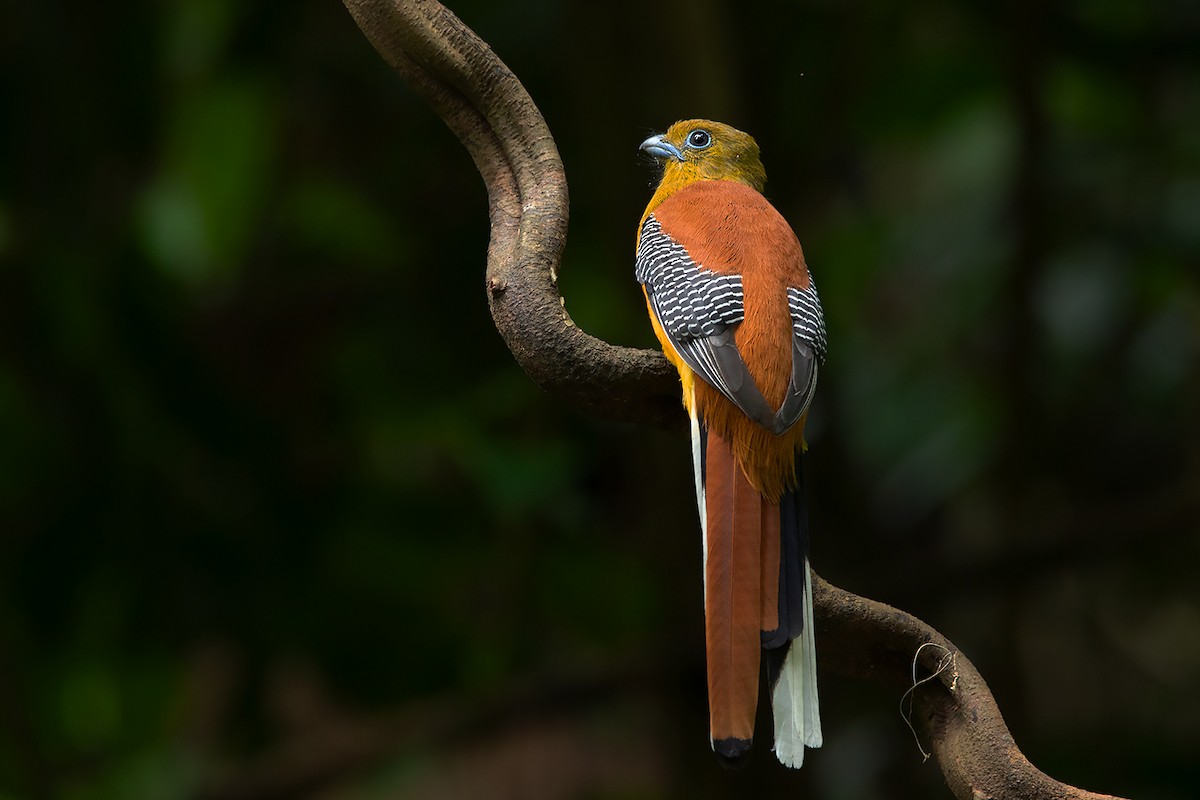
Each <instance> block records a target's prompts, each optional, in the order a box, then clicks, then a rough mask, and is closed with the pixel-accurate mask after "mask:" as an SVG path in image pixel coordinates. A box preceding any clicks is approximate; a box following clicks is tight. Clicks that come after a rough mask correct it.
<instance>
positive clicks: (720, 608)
mask: <svg viewBox="0 0 1200 800" xmlns="http://www.w3.org/2000/svg"><path fill="white" fill-rule="evenodd" d="M692 455H693V459H694V462H695V470H696V501H697V505H698V506H699V509H700V524H701V530H702V531H703V534H704V556H705V558H704V615H705V629H706V650H707V660H708V702H709V721H710V735H711V739H712V746H713V750H714V751H715V752H716V753H717V755H718V756H719V757H720V758H721V759H722V760H723V761H724V762H725V763H726V764H729V765H733V764H736V763H738V762H740V761H741V760H742V759H743V758H744V756H745V755H746V753H747V752H748V751H749V750H750V745H751V742H752V740H753V736H754V717H755V711H756V707H757V705H758V676H759V660H760V656H761V655H762V654H763V653H762V651H764V650H765V651H766V652H765V655H766V661H767V673H768V678H769V681H770V685H771V696H772V706H773V708H774V717H775V753H776V755H777V756H778V758H779V760H780V761H781V762H782V763H783V764H784V765H786V766H789V767H799V766H800V765H801V763H803V760H804V748H805V747H819V746H820V744H821V723H820V714H819V710H818V706H817V687H816V652H815V649H814V647H813V636H812V635H811V632H812V588H811V581H810V580H809V570H808V559H807V556H806V553H807V545H808V531H807V521H806V518H805V513H804V500H803V487H802V486H801V487H799V488H797V490H796V491H794V492H789V493H788V494H786V495H784V497H783V498H782V499H781V501H780V503H778V504H776V503H771V502H769V501H768V500H766V498H764V497H763V496H762V495H761V494H759V492H758V491H757V490H756V489H755V488H754V487H753V486H752V485H751V484H750V482H749V481H748V480H747V479H746V477H745V475H744V474H743V472H742V470H741V467H739V466H738V464H737V462H736V461H735V460H734V458H733V453H732V451H731V449H730V447H729V445H728V443H726V442H725V441H724V440H722V439H721V438H720V437H718V436H716V435H715V434H710V433H709V432H708V431H707V430H705V429H704V427H703V426H702V425H701V424H700V423H699V422H698V421H697V420H696V419H695V417H693V419H692Z"/></svg>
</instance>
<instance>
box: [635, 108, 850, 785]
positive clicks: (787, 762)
mask: <svg viewBox="0 0 1200 800" xmlns="http://www.w3.org/2000/svg"><path fill="white" fill-rule="evenodd" d="M640 150H641V151H642V152H643V153H645V154H647V155H648V156H649V157H650V158H651V159H652V160H653V161H654V162H655V163H656V165H657V166H659V167H661V170H662V172H661V178H660V180H659V182H658V184H657V187H656V189H655V191H654V194H653V196H652V197H651V199H650V202H649V204H648V205H647V206H646V210H645V213H644V214H643V215H642V219H641V222H640V223H639V226H638V236H637V256H636V264H635V277H636V279H637V281H638V282H639V283H640V284H641V286H642V289H643V292H644V294H645V298H646V305H647V308H648V310H649V315H650V321H651V325H652V327H653V329H654V333H655V336H656V337H657V338H658V341H659V342H660V344H661V345H662V349H663V353H664V355H665V356H666V357H667V359H668V360H669V361H670V362H671V363H672V364H673V365H674V366H675V368H676V369H677V370H678V372H679V378H680V384H681V388H682V393H683V405H684V408H686V410H687V413H688V417H689V419H690V423H691V439H692V461H693V467H694V472H695V484H696V504H697V507H698V509H699V516H700V529H701V535H702V539H703V552H704V616H705V654H706V663H707V675H708V702H709V736H710V743H711V746H712V749H713V751H714V752H715V753H716V754H717V757H718V760H719V761H720V762H721V763H722V764H723V765H725V766H739V765H741V764H743V763H745V761H746V758H747V755H748V753H749V751H750V748H751V744H752V741H753V735H754V721H755V716H756V712H757V705H758V690H759V675H760V671H761V667H760V664H761V663H763V662H765V664H766V672H767V680H768V682H769V691H770V696H771V706H772V711H773V717H774V744H773V750H774V751H775V755H776V757H777V758H778V759H779V761H780V763H782V764H783V765H784V766H787V767H793V768H798V767H800V766H801V764H803V762H804V752H805V749H806V748H816V747H820V746H821V741H822V735H821V717H820V709H819V704H818V698H817V685H816V647H815V641H814V631H813V610H812V604H813V588H812V574H811V570H810V569H809V564H808V520H807V509H806V505H805V495H804V486H803V472H802V468H801V466H802V465H801V462H800V458H801V455H802V453H803V451H804V450H805V449H806V446H807V445H806V443H805V440H804V423H805V420H806V418H807V416H808V409H809V404H810V402H811V401H812V398H813V393H814V391H815V389H816V384H817V373H818V370H819V368H820V366H821V365H823V363H824V361H825V356H826V349H827V343H826V329H825V320H824V314H823V312H822V310H821V303H820V299H819V298H818V296H817V291H816V286H815V284H814V283H813V279H812V275H811V274H810V273H809V270H808V266H807V264H806V262H805V260H804V252H803V250H802V249H801V247H800V242H799V239H798V238H797V237H796V234H795V232H794V231H793V230H792V228H791V226H790V225H789V224H788V222H787V221H786V220H785V219H784V218H783V216H782V215H781V214H780V213H779V212H778V211H777V210H776V209H775V207H774V206H772V205H771V204H770V202H768V200H767V199H766V197H764V195H763V186H764V184H765V183H766V171H765V169H764V168H763V164H762V160H761V158H760V155H759V148H758V144H757V143H756V142H755V140H754V138H753V137H751V136H750V135H749V134H746V133H744V132H742V131H740V130H737V129H736V128H733V127H731V126H729V125H726V124H723V123H719V122H714V121H711V120H703V119H691V120H683V121H680V122H676V123H675V124H673V125H671V126H670V128H668V129H667V131H666V133H663V134H658V135H654V136H651V137H649V138H648V139H646V140H645V141H643V142H642V143H641V146H640Z"/></svg>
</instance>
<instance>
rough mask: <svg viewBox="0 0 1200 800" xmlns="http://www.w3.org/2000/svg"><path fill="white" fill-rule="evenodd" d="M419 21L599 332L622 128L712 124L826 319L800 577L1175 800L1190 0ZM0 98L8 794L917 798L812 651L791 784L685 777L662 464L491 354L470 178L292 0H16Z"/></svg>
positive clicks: (890, 718) (683, 617)
mask: <svg viewBox="0 0 1200 800" xmlns="http://www.w3.org/2000/svg"><path fill="white" fill-rule="evenodd" d="M453 5H454V7H455V9H456V10H457V11H458V13H459V14H460V15H461V16H462V17H463V18H464V19H465V20H466V21H467V22H468V24H470V25H472V26H473V27H474V28H475V29H476V30H477V31H478V32H479V33H480V34H481V35H482V36H483V37H484V38H485V39H487V40H488V41H489V42H490V43H491V45H492V46H493V47H494V49H495V50H496V51H497V52H498V53H499V54H500V56H501V57H502V58H504V59H505V60H506V61H507V62H508V63H509V64H510V66H512V67H513V69H514V70H515V71H516V72H517V74H518V75H520V76H521V77H522V79H523V80H524V81H525V84H526V86H527V87H528V89H529V90H530V92H531V93H532V95H533V97H534V98H535V100H536V101H537V102H538V103H539V105H540V106H541V108H542V110H543V112H544V113H545V115H546V117H547V118H548V121H549V123H550V127H551V130H553V131H554V133H555V135H556V137H557V138H558V142H559V145H560V147H561V150H562V154H563V157H564V160H565V163H566V167H567V172H568V176H569V178H570V180H571V187H572V192H573V206H572V213H573V219H574V222H573V223H572V227H571V235H570V240H569V243H568V248H567V254H566V261H565V266H564V269H563V271H562V288H563V291H564V294H565V296H566V298H567V308H568V310H569V311H570V312H571V313H572V315H573V316H574V318H575V320H576V321H577V322H578V323H579V324H580V325H582V326H583V327H584V328H585V329H587V330H589V331H591V332H593V333H595V334H597V335H600V336H602V337H605V338H607V339H609V340H611V341H615V342H620V343H625V344H638V345H645V346H649V345H650V344H651V343H652V337H651V334H650V332H649V327H648V325H647V323H646V321H645V318H644V307H643V305H642V303H641V300H640V297H639V294H638V291H637V288H636V286H635V285H634V283H633V280H632V245H633V236H634V226H635V224H636V220H637V219H638V216H639V214H640V211H641V207H642V205H643V203H644V202H645V201H646V199H647V198H648V196H649V193H650V186H649V184H650V175H649V171H648V170H647V169H646V166H645V165H644V164H642V163H640V162H639V160H638V158H637V157H636V147H637V144H638V143H639V142H640V141H641V139H642V138H643V137H644V136H645V135H647V134H648V133H649V132H650V131H651V130H656V129H662V128H664V127H665V126H666V125H668V124H669V123H670V122H672V121H674V120H675V119H677V118H682V117H688V116H708V117H714V118H719V119H722V120H725V121H728V122H731V123H733V124H735V125H737V126H739V127H741V128H743V129H746V130H749V131H751V132H753V133H755V134H756V135H757V137H758V139H759V142H760V144H761V145H762V148H763V151H764V155H765V160H766V164H767V168H768V173H769V175H770V177H771V181H770V183H769V185H768V193H769V195H770V197H771V199H772V200H773V201H774V202H775V203H776V204H777V205H778V206H779V208H780V209H781V210H782V211H783V212H784V213H785V215H786V216H787V217H788V218H789V219H790V220H791V221H792V222H793V225H794V226H795V228H796V229H797V231H798V233H799V234H800V238H801V240H802V241H803V242H804V243H805V247H806V251H807V254H808V257H809V261H810V264H811V265H812V268H813V271H814V274H815V275H816V278H817V282H818V285H819V286H820V288H821V292H822V298H823V299H824V303H825V308H826V314H827V317H828V320H829V325H830V341H831V350H832V355H831V360H830V362H829V364H828V368H827V369H826V370H825V371H824V372H823V373H822V386H821V390H820V392H819V393H818V395H819V396H818V400H817V405H816V407H815V410H814V413H813V417H812V421H811V428H810V436H809V438H810V441H811V444H812V449H811V451H810V458H809V462H808V463H809V469H808V472H809V475H810V479H811V480H810V487H809V488H810V496H811V503H812V517H813V527H814V530H815V535H816V537H817V540H816V542H815V545H814V553H813V558H814V562H815V564H816V565H817V566H818V569H820V570H821V571H822V573H823V574H825V575H826V576H827V577H828V578H830V579H831V580H832V581H834V582H835V583H838V584H839V585H842V586H844V587H846V588H848V589H851V590H853V591H856V592H859V593H861V594H865V595H869V596H872V597H875V598H878V599H881V600H885V601H887V602H890V603H893V604H895V605H898V606H901V607H903V608H905V609H907V610H909V611H912V612H914V613H916V614H918V615H919V616H921V617H923V618H924V619H926V620H927V621H928V622H930V623H932V624H933V625H934V626H935V627H937V628H939V629H940V630H941V631H943V632H944V633H945V634H947V635H948V636H949V637H950V638H951V639H953V640H954V641H955V642H956V643H957V644H958V645H959V646H961V647H962V648H964V650H965V651H966V652H967V653H968V654H969V655H970V656H971V658H972V660H973V661H974V662H975V663H976V665H977V666H979V668H980V669H981V670H982V671H983V673H984V674H985V675H986V676H988V678H989V681H990V683H991V687H992V689H993V690H994V692H995V694H996V696H997V699H998V700H999V702H1000V705H1001V707H1002V708H1003V709H1004V710H1005V715H1006V718H1007V720H1008V722H1009V724H1010V726H1011V728H1012V730H1013V732H1014V735H1015V736H1016V739H1017V742H1018V744H1020V745H1021V746H1022V747H1023V749H1024V750H1025V752H1026V753H1027V754H1028V755H1029V756H1030V757H1031V758H1032V760H1033V761H1034V762H1035V763H1036V764H1038V765H1039V766H1040V767H1042V768H1043V769H1045V770H1047V771H1048V772H1050V773H1051V774H1053V775H1055V776H1056V777H1058V778H1060V779H1062V780H1065V781H1068V782H1070V783H1076V784H1079V785H1083V786H1086V787H1087V788H1092V789H1097V790H1104V791H1110V792H1115V793H1120V794H1124V795H1127V796H1133V797H1137V798H1146V799H1147V800H1149V799H1151V798H1160V799H1164V800H1165V799H1168V798H1184V797H1192V796H1194V792H1195V789H1196V786H1198V785H1200V748H1198V745H1197V742H1200V689H1198V688H1197V687H1198V686H1200V589H1198V588H1197V587H1198V583H1197V580H1196V571H1197V563H1198V562H1200V536H1198V527H1200V523H1198V520H1200V423H1198V419H1200V414H1198V413H1197V409H1198V408H1200V406H1198V400H1200V373H1198V371H1197V358H1198V355H1200V269H1198V267H1200V36H1198V34H1200V7H1197V6H1196V5H1195V4H1194V3H1187V2H1183V1H1182V0H1175V1H1172V0H1156V1H1154V2H1145V3H1126V2H1116V1H1112V2H1109V1H1108V0H1087V1H1086V2H1084V1H1083V0H1080V1H1079V2H1073V3H1057V4H1042V3H1034V2H1024V3H1020V2H1019V3H1003V4H1002V3H995V2H982V3H963V2H951V0H917V2H903V3H902V2H875V3H866V2H828V1H827V0H815V2H806V3H782V2H773V3H764V4H754V5H749V4H746V3H737V4H734V3H723V2H716V0H687V2H681V0H662V1H661V2H658V3H650V4H647V3H640V2H636V3H635V2H632V1H631V0H618V2H613V3H587V4H584V3H571V4H567V3H555V2H548V0H521V2H513V3H505V4H501V3H494V2H490V0H461V2H457V3H454V4H453ZM0 92H2V94H0V154H2V155H0V798H3V800H24V799H25V798H31V799H37V798H55V799H57V798H64V799H69V800H74V799H76V798H79V799H81V800H82V799H83V798H101V799H102V800H103V799H104V798H114V799H116V798H121V799H122V800H124V799H125V798H135V799H136V798H146V799H147V800H149V799H151V798H175V797H198V796H200V793H202V792H209V794H208V795H207V796H209V797H234V796H239V795H237V794H236V792H237V791H243V792H244V793H243V794H242V795H240V796H243V797H268V796H277V797H304V798H356V799H357V798H385V797H386V798H391V797H414V798H442V797H498V798H505V797H513V798H516V797H522V798H559V797H563V798H643V797H645V798H649V797H724V796H730V797H747V796H763V797H766V796H771V797H800V796H805V797H820V798H832V799H833V800H839V799H842V798H844V799H847V800H851V799H854V798H924V797H944V796H948V793H947V792H946V791H945V789H944V787H943V786H942V785H941V778H940V774H939V773H938V772H937V770H936V767H935V766H934V765H933V764H932V763H927V764H922V761H921V756H920V752H919V750H918V747H917V744H916V743H915V742H914V741H913V739H912V736H911V734H910V733H909V731H908V730H907V728H906V727H905V725H904V722H903V720H902V718H901V714H900V712H899V710H898V701H899V698H898V697H896V696H895V695H894V694H892V693H889V692H885V691H883V690H880V689H877V688H875V687H873V686H868V685H862V684H858V683H852V682H848V681H844V680H841V679H839V678H838V677H837V676H834V675H824V676H823V681H824V683H823V687H822V690H823V693H824V706H823V712H824V718H825V725H826V737H827V738H826V742H827V743H826V746H825V748H824V749H822V750H821V751H819V752H817V753H814V754H812V756H811V757H810V762H809V764H808V765H807V766H806V767H805V769H804V770H803V771H801V772H799V773H788V772H786V771H785V770H783V769H782V768H780V767H778V765H776V764H775V763H774V762H773V759H772V758H771V757H770V755H769V752H768V747H766V746H762V747H760V748H759V752H757V754H756V756H755V758H754V759H753V761H752V763H751V765H750V766H749V768H748V769H746V770H744V771H741V772H738V773H725V772H722V771H721V770H720V769H719V768H718V767H717V766H716V765H715V763H714V762H713V761H712V759H711V757H710V755H709V754H708V753H707V741H706V735H705V730H706V726H705V704H704V685H703V669H702V650H701V642H702V638H701V627H702V621H701V613H700V578H699V575H700V572H699V570H700V553H699V543H698V535H697V531H696V530H695V528H696V525H695V521H694V511H693V510H692V506H691V502H692V501H691V494H690V488H689V467H688V462H687V447H686V444H685V442H684V440H683V438H682V437H681V436H680V435H677V434H672V433H660V432H653V431H647V430H643V429H640V428H633V427H624V426H614V425H610V424H605V423H601V422H597V421H595V420H591V419H586V418H581V417H579V416H577V415H576V414H574V413H573V412H572V411H570V410H569V409H565V408H563V407H561V406H560V405H559V404H558V403H556V402H555V401H554V400H553V399H551V398H549V397H546V396H544V395H543V394H541V393H540V392H539V391H538V390H537V389H536V388H535V387H534V386H532V385H531V383H530V382H529V381H528V379H526V377H525V376H524V375H523V374H522V373H521V372H520V371H519V370H518V368H517V367H516V366H515V365H514V363H513V362H512V360H511V358H510V357H509V356H508V354H507V351H506V350H505V348H504V346H503V344H502V342H501V341H500V340H499V337H498V336H497V335H496V333H495V331H494V330H493V328H492V327H491V324H490V321H489V318H488V314H487V309H486V304H485V298H484V292H483V257H484V250H485V246H486V239H487V234H488V230H487V218H486V202H485V196H484V193H483V190H482V184H481V182H480V180H479V178H478V176H477V175H476V174H475V173H474V172H473V169H472V166H471V163H470V161H469V159H468V158H467V156H466V154H465V152H464V151H463V150H462V148H461V147H460V146H459V144H458V143H457V142H456V141H455V140H454V139H453V138H452V137H451V136H450V134H449V133H448V132H447V131H446V130H445V129H444V128H443V127H442V126H441V124H440V122H439V121H438V120H437V119H436V118H435V117H434V115H433V114H432V113H431V112H430V111H429V110H428V109H427V108H426V107H424V106H423V105H422V104H421V102H420V101H419V100H418V99H417V98H416V97H415V96H414V95H413V94H412V93H411V92H410V91H409V90H408V89H407V87H405V86H403V85H402V84H401V83H400V82H399V81H398V80H397V79H396V78H395V76H393V75H392V74H391V73H390V71H389V70H388V69H387V67H386V66H385V65H384V63H383V61H382V60H381V59H380V58H379V57H378V56H377V55H376V54H375V52H374V51H373V50H372V49H371V48H370V46H369V45H368V43H367V42H366V40H365V39H364V38H363V37H362V35H361V34H360V33H359V31H358V30H357V28H355V26H354V24H353V22H352V20H351V19H350V17H349V15H348V14H347V13H346V11H345V10H344V9H343V8H342V7H341V6H340V5H339V4H338V3H336V2H333V0H322V2H294V3H286V4H278V3H265V2H233V1H232V0H178V1H177V2H174V3H150V2H145V1H144V0H143V1H142V2H133V3H123V4H105V3H92V4H67V3H62V2H43V3H21V4H10V5H9V6H7V7H6V8H5V10H4V11H3V12H2V13H0ZM764 744H765V737H764ZM254 781H258V783H254ZM271 787H274V788H276V789H278V790H279V791H278V792H276V794H275V795H271V794H270V793H269V792H267V791H266V789H269V788H271ZM222 792H224V794H222Z"/></svg>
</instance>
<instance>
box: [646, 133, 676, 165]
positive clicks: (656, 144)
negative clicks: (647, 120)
mask: <svg viewBox="0 0 1200 800" xmlns="http://www.w3.org/2000/svg"><path fill="white" fill-rule="evenodd" d="M638 149H639V150H641V151H642V152H644V153H649V154H650V155H652V156H654V157H655V158H657V159H666V158H673V159H675V160H676V161H683V153H681V152H679V148H678V147H676V146H675V145H673V144H671V143H670V142H668V141H667V140H666V139H664V138H663V137H662V135H661V134H660V135H658V136H651V137H650V138H649V139H647V140H646V141H644V142H642V146H641V147H639V148H638Z"/></svg>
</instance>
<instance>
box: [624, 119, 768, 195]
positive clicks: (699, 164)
mask: <svg viewBox="0 0 1200 800" xmlns="http://www.w3.org/2000/svg"><path fill="white" fill-rule="evenodd" d="M640 149H641V150H642V152H644V153H646V154H648V155H650V156H651V157H653V158H654V159H656V160H657V161H658V162H659V164H660V165H661V166H662V168H663V177H662V184H661V185H662V186H673V187H675V188H679V187H680V186H682V185H684V184H687V183H691V182H692V181H702V180H720V181H738V182H740V183H744V184H746V185H747V186H752V187H753V188H754V189H756V190H757V191H760V192H761V191H762V190H763V184H765V183H766V182H767V173H766V170H764V169H763V165H762V161H761V160H760V159H759V156H758V143H757V142H755V141H754V137H752V136H750V134H748V133H742V132H741V131H739V130H738V129H737V128H731V127H730V126H728V125H725V124H723V123H720V122H712V121H711V120H706V119H687V120H683V121H681V122H676V123H675V124H674V125H672V126H671V127H670V128H668V129H667V132H666V133H663V134H659V135H656V136H651V137H650V138H649V139H647V140H646V141H644V142H642V145H641V148H640Z"/></svg>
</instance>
